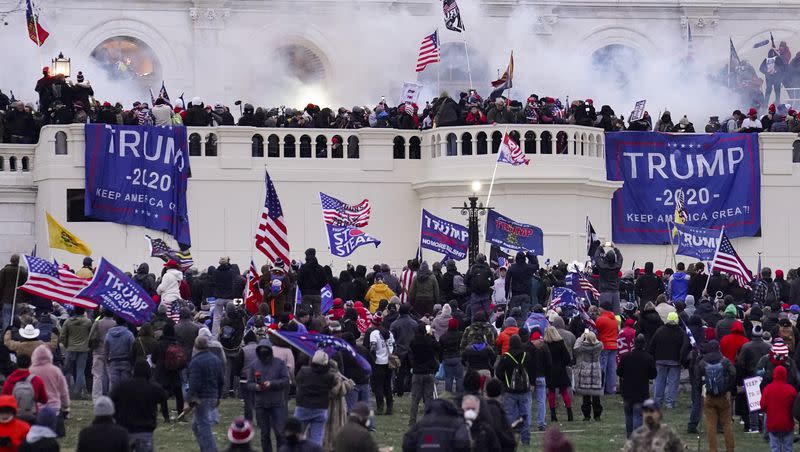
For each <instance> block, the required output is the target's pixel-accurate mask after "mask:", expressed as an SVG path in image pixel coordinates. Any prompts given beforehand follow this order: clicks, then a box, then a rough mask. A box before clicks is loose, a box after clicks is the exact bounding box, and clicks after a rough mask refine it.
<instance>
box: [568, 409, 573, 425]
mask: <svg viewBox="0 0 800 452" xmlns="http://www.w3.org/2000/svg"><path fill="white" fill-rule="evenodd" d="M567 420H568V421H569V422H572V421H573V420H574V419H573V418H572V408H567Z"/></svg>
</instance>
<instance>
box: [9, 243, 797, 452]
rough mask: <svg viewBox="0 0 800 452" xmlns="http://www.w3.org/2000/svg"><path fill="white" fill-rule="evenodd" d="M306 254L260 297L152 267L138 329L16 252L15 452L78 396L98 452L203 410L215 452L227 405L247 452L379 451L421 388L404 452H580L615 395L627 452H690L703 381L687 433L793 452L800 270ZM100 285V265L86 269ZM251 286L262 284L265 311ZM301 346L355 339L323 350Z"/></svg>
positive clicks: (44, 432)
mask: <svg viewBox="0 0 800 452" xmlns="http://www.w3.org/2000/svg"><path fill="white" fill-rule="evenodd" d="M305 254H306V257H305V260H304V262H302V263H300V262H294V261H293V262H291V263H286V262H282V261H281V260H278V261H277V262H274V263H272V264H267V265H264V267H263V268H262V269H261V273H262V276H261V278H260V280H258V281H257V282H253V283H252V285H251V283H250V282H248V280H247V279H246V273H245V274H244V275H243V274H242V272H240V271H239V268H238V267H237V266H236V265H235V264H232V263H231V262H230V259H229V258H227V257H223V258H221V259H220V260H219V262H218V265H217V266H211V267H208V268H207V269H205V270H204V271H203V272H202V273H199V272H198V271H197V269H195V268H191V269H188V270H186V271H184V270H181V268H180V266H179V265H178V264H177V262H175V261H172V260H170V261H167V262H166V263H165V264H164V266H163V269H162V271H161V272H160V275H159V276H157V275H155V274H153V273H151V272H150V268H149V266H148V265H147V264H141V265H140V266H139V267H138V269H137V271H136V272H135V273H134V274H133V275H131V276H132V277H133V279H134V280H135V281H136V282H137V283H138V284H139V285H140V286H141V287H142V288H143V289H144V290H145V291H147V292H148V293H149V294H150V295H152V296H153V298H154V300H156V301H157V302H158V303H159V304H158V309H157V310H156V312H155V315H154V317H153V318H152V319H151V320H150V321H149V322H147V323H144V324H142V325H140V326H138V327H136V326H134V325H132V324H130V323H128V322H126V321H125V320H123V319H122V318H120V317H119V316H115V315H114V313H113V312H110V311H107V310H106V309H100V310H98V311H94V312H87V311H86V310H84V309H83V308H79V307H74V306H69V305H60V304H57V303H53V302H52V301H50V300H47V299H41V298H38V297H34V296H29V294H27V293H26V292H24V291H22V290H19V289H16V287H18V286H20V285H22V284H23V283H24V282H25V281H26V279H27V271H26V269H25V268H24V267H21V266H20V262H19V257H18V256H16V255H15V256H12V258H11V260H10V263H9V264H8V265H6V266H5V267H4V268H3V269H2V270H0V296H1V297H2V300H0V301H2V305H3V319H2V320H3V327H4V337H3V343H2V345H0V375H2V377H3V378H4V383H3V387H2V395H0V450H14V451H16V450H20V451H24V450H47V451H52V450H58V441H57V439H58V438H59V437H61V436H63V435H64V434H65V422H64V420H65V419H66V418H68V416H69V412H70V406H71V401H72V400H75V399H84V398H91V400H92V401H93V410H94V416H95V418H94V420H93V421H92V423H91V424H90V425H88V426H86V427H85V428H83V429H82V430H81V432H80V434H79V440H78V446H77V450H78V451H79V452H84V451H117V450H119V451H127V450H134V451H150V450H153V448H154V444H153V432H154V430H155V429H156V427H157V426H158V423H159V415H160V417H161V418H162V419H163V422H164V423H169V422H180V421H183V420H186V419H187V418H188V417H189V416H191V417H192V431H193V433H194V435H195V437H196V441H197V447H198V449H199V450H201V451H203V452H206V451H216V450H217V447H218V444H217V441H216V440H215V438H214V435H213V433H212V429H213V427H214V425H215V424H217V423H218V422H219V421H220V419H219V411H218V406H219V403H220V400H221V399H225V398H230V399H233V400H240V402H238V403H240V405H239V406H240V407H241V416H239V417H236V418H235V419H233V420H232V423H231V426H230V429H229V431H228V441H229V443H230V449H229V450H250V443H251V442H252V441H253V438H254V432H255V430H256V427H257V430H258V431H259V432H260V444H261V449H262V450H263V451H272V450H273V445H274V446H275V447H277V449H278V450H280V451H287V452H288V451H301V450H302V451H316V450H326V451H336V452H344V451H350V450H354V449H353V448H356V449H357V450H365V451H377V450H378V446H377V444H376V441H375V439H374V438H373V437H372V433H371V431H374V430H375V429H381V428H393V427H396V425H397V424H396V420H395V421H394V423H392V422H393V421H391V420H388V419H387V418H383V419H387V421H386V422H388V423H383V422H381V421H380V419H381V416H394V419H396V417H397V414H396V413H395V410H394V401H395V399H396V398H397V397H404V396H405V395H409V396H410V410H409V415H408V430H407V431H406V432H405V434H404V436H403V439H402V447H403V450H404V451H418V450H425V449H429V448H431V447H439V446H442V447H444V445H447V447H446V448H447V449H448V450H458V451H469V450H471V451H479V450H480V451H513V450H515V448H516V447H517V445H518V444H522V445H523V446H527V445H529V444H531V440H532V433H533V432H534V431H536V430H538V431H546V434H545V436H544V444H545V446H544V448H545V450H572V449H571V446H570V445H569V439H568V438H566V437H564V435H563V434H561V433H560V432H558V431H557V429H554V428H552V427H553V425H554V424H556V423H557V422H558V421H559V419H561V421H562V422H564V421H566V422H573V421H575V420H576V419H583V422H602V420H603V419H604V418H603V413H604V410H605V409H607V406H608V399H609V398H615V397H617V396H619V397H621V399H622V401H623V406H624V410H623V411H624V417H625V434H626V436H627V437H628V442H627V444H626V446H625V448H626V449H625V450H629V451H664V450H667V451H679V450H683V446H682V443H681V439H680V436H679V435H677V434H676V432H675V430H673V429H672V428H671V427H669V426H668V425H667V424H665V423H664V422H662V416H663V415H664V413H665V411H664V410H667V411H666V413H669V410H672V409H674V408H675V407H676V406H677V405H678V404H679V398H678V394H679V392H680V391H681V386H680V376H681V372H682V370H684V369H688V375H689V385H688V386H689V389H684V390H686V391H688V392H689V393H690V400H691V402H690V404H691V406H690V411H691V415H690V418H689V422H688V425H687V426H686V431H687V432H688V433H698V432H699V429H700V428H701V419H702V418H705V423H704V427H705V432H706V435H707V441H708V446H709V449H710V450H712V451H716V450H717V443H718V438H717V436H718V430H719V431H720V432H722V433H723V437H724V443H725V448H726V450H728V451H732V450H734V447H735V446H734V435H733V429H734V425H736V422H735V420H734V419H735V417H738V418H739V419H740V420H741V422H742V423H743V424H742V425H743V426H744V430H745V431H747V432H761V433H763V435H764V436H765V439H766V440H767V441H769V443H770V447H771V448H772V449H771V450H776V451H790V450H792V447H793V446H792V444H793V439H794V435H793V433H794V429H795V419H798V418H800V398H798V397H797V389H798V387H800V374H798V363H800V332H799V331H798V329H797V327H796V322H797V318H798V315H800V269H796V270H795V269H792V270H790V271H789V272H788V274H787V275H786V276H787V278H784V273H783V271H781V270H776V271H775V273H774V277H773V272H772V271H771V269H769V268H766V267H765V268H763V269H761V272H760V275H759V277H758V278H757V279H755V280H754V281H753V282H752V283H751V284H750V286H749V287H741V286H739V285H738V284H737V283H736V281H735V280H734V279H733V278H729V277H728V276H727V275H725V274H723V273H719V272H717V271H715V272H713V273H712V274H711V275H708V274H706V272H705V267H704V265H703V264H702V263H694V264H691V265H689V266H688V267H687V266H686V265H685V264H684V263H682V262H679V263H677V265H676V267H675V269H674V270H673V269H670V268H667V269H664V270H663V271H662V270H657V271H656V270H654V266H653V264H652V263H650V262H648V263H646V264H645V265H644V267H643V268H641V269H630V270H623V256H622V253H621V252H620V250H619V249H617V248H616V247H614V246H613V244H611V243H606V244H605V246H600V247H598V249H597V251H596V252H595V253H594V256H593V257H592V259H591V265H587V267H586V268H584V266H583V265H581V264H580V263H579V262H572V263H569V264H567V263H564V262H559V263H558V264H556V265H555V266H553V267H549V268H543V267H540V265H539V262H538V259H537V257H536V256H534V255H532V254H530V253H522V252H519V253H517V254H516V256H514V257H513V259H510V260H509V261H510V265H505V266H500V265H498V262H496V261H491V262H487V259H486V257H485V256H483V255H479V256H477V258H476V260H475V262H474V263H473V264H472V265H471V266H470V268H469V269H468V271H467V272H466V273H464V274H462V273H460V272H459V270H458V268H457V266H456V263H455V262H454V261H452V260H450V261H446V262H445V263H444V264H442V263H441V262H436V263H434V264H433V265H432V266H429V265H428V263H427V262H418V261H417V260H416V259H414V260H410V261H408V263H407V265H406V266H405V267H404V268H403V269H402V270H401V271H399V272H395V271H393V270H392V269H391V268H389V267H388V266H387V265H385V264H376V265H374V266H373V267H372V268H371V269H368V268H367V267H366V266H364V265H357V266H355V267H353V266H351V265H349V264H348V267H347V268H346V269H345V270H343V271H341V272H340V273H339V275H338V276H334V274H333V272H332V270H331V268H330V267H329V266H322V265H320V264H319V262H318V261H317V258H316V252H315V250H314V249H308V250H307V251H306V253H305ZM93 272H94V269H93V261H92V259H91V258H85V259H84V261H83V265H82V267H81V268H80V269H78V270H77V271H76V272H75V273H76V275H78V276H80V277H88V278H91V277H92V275H93ZM326 285H330V287H331V288H332V292H333V300H332V305H331V306H330V307H326V306H324V304H323V302H322V297H321V289H322V288H323V287H325V286H326ZM245 286H248V287H251V286H252V287H256V286H257V287H258V288H259V290H260V292H261V293H262V298H261V301H260V302H259V303H256V302H254V301H253V299H252V298H251V297H249V296H248V294H249V292H248V290H249V289H246V288H245ZM561 288H564V289H561ZM566 289H570V290H571V292H570V290H566ZM296 292H298V293H299V294H300V298H301V300H300V302H299V303H298V302H296V300H295V297H296V295H295V293H296ZM570 293H571V294H573V298H571V299H568V298H567V297H566V294H570ZM243 298H244V299H245V300H247V301H242V299H243ZM292 333H309V334H311V333H322V334H324V335H328V336H332V337H335V338H339V339H341V340H342V341H343V342H342V343H344V344H347V346H345V347H337V348H320V349H318V350H316V352H312V353H309V351H308V350H300V348H298V347H297V346H296V345H297V344H295V343H293V342H292V341H291V340H289V339H287V337H288V336H289V335H290V334H292ZM325 337H327V336H325ZM323 342H325V341H323ZM360 358H363V359H364V360H366V361H367V362H368V363H369V366H368V367H365V366H362V365H360V364H359V359H360ZM751 377H761V378H762V380H761V383H760V387H761V390H762V396H761V401H760V410H755V411H752V410H750V409H749V408H748V400H747V398H746V396H745V393H744V391H743V390H742V388H743V385H744V380H745V379H748V378H751ZM651 386H652V391H651V389H650V388H651ZM576 397H580V405H579V410H580V412H579V415H578V416H576V413H575V412H574V408H575V407H574V406H573V404H574V398H576ZM170 400H174V408H175V409H174V411H171V410H170V409H169V408H170V407H169V404H170V403H171V402H169V401H170ZM290 400H294V409H293V411H292V412H290V410H289V408H288V407H289V402H290ZM420 403H422V404H423V409H422V415H420ZM604 405H605V406H604ZM548 411H549V416H548ZM376 416H378V417H376ZM376 419H377V420H376ZM226 421H227V420H226ZM548 427H551V428H550V429H548ZM273 437H274V438H273ZM553 445H555V446H553ZM551 447H552V448H551Z"/></svg>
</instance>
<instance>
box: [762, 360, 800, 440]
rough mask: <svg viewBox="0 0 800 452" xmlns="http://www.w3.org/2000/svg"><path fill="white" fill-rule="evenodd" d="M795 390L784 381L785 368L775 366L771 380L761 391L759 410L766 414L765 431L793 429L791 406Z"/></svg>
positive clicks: (773, 431)
mask: <svg viewBox="0 0 800 452" xmlns="http://www.w3.org/2000/svg"><path fill="white" fill-rule="evenodd" d="M795 397H797V391H796V390H795V389H794V387H792V385H790V384H789V383H787V382H786V368H785V367H783V366H777V367H775V370H773V371H772V382H771V383H770V384H768V385H767V386H766V387H765V388H764V390H763V391H762V392H761V410H762V411H764V413H766V415H767V431H768V432H770V433H785V432H791V431H792V430H794V419H792V406H793V404H794V399H795Z"/></svg>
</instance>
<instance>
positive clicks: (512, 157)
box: [497, 132, 531, 166]
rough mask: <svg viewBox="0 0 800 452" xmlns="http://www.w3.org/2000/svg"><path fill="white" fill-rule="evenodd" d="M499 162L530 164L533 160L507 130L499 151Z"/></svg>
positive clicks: (515, 164)
mask: <svg viewBox="0 0 800 452" xmlns="http://www.w3.org/2000/svg"><path fill="white" fill-rule="evenodd" d="M497 163H508V164H510V165H514V166H519V165H522V164H525V165H527V164H529V163H531V160H530V159H529V158H527V157H525V153H524V152H523V151H522V148H520V147H519V145H518V144H517V143H516V142H515V141H514V139H513V138H511V135H509V134H508V132H506V133H505V134H504V135H503V142H502V143H501V144H500V149H499V150H498V151H497Z"/></svg>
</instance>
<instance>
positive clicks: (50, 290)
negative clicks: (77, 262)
mask: <svg viewBox="0 0 800 452" xmlns="http://www.w3.org/2000/svg"><path fill="white" fill-rule="evenodd" d="M25 262H26V265H27V267H28V280H27V281H26V282H25V284H23V285H22V286H21V287H20V289H21V290H24V291H25V292H28V293H29V294H32V295H36V296H38V297H42V298H47V299H48V300H53V301H56V302H58V303H61V304H70V305H73V306H78V307H81V308H86V309H95V308H97V303H92V302H91V301H87V300H82V299H78V298H75V295H77V294H78V292H80V291H81V290H82V289H83V288H84V287H86V286H88V285H89V280H88V279H81V278H78V277H77V276H75V275H74V274H73V273H71V272H70V271H69V270H67V269H65V268H61V267H59V266H58V263H56V262H55V261H53V262H52V263H51V262H48V261H46V260H44V259H42V258H39V257H34V256H25Z"/></svg>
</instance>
